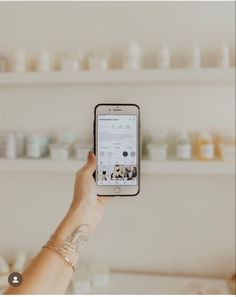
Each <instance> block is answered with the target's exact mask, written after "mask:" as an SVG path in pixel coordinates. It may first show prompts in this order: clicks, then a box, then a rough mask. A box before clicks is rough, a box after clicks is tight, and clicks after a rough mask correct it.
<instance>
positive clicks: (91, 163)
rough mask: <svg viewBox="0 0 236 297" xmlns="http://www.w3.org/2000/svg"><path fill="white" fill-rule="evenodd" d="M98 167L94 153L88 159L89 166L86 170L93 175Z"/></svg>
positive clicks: (87, 165) (89, 154)
mask: <svg viewBox="0 0 236 297" xmlns="http://www.w3.org/2000/svg"><path fill="white" fill-rule="evenodd" d="M96 167H97V160H96V156H95V155H94V153H93V152H89V153H88V157H87V164H86V165H85V170H86V171H87V172H89V173H90V174H93V173H94V171H95V170H96Z"/></svg>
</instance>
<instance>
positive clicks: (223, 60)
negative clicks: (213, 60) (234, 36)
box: [217, 44, 230, 68]
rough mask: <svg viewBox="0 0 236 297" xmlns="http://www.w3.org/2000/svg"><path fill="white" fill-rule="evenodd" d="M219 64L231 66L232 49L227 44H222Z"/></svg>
mask: <svg viewBox="0 0 236 297" xmlns="http://www.w3.org/2000/svg"><path fill="white" fill-rule="evenodd" d="M217 66H218V67H221V68H228V67H229V66H230V50H229V46H228V45H227V44H222V45H221V47H220V49H219V53H218V61H217Z"/></svg>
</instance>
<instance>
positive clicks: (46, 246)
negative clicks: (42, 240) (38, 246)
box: [43, 245, 75, 272]
mask: <svg viewBox="0 0 236 297" xmlns="http://www.w3.org/2000/svg"><path fill="white" fill-rule="evenodd" d="M43 248H46V249H49V250H51V251H53V252H55V253H57V254H58V255H59V256H60V257H61V258H62V259H63V260H64V261H65V262H66V263H67V264H68V265H69V266H70V267H71V268H72V270H73V272H75V266H74V265H73V263H72V262H71V261H70V260H69V259H68V258H67V257H65V256H64V255H62V254H61V253H59V252H58V251H56V250H55V249H54V248H53V247H49V246H48V245H44V246H43Z"/></svg>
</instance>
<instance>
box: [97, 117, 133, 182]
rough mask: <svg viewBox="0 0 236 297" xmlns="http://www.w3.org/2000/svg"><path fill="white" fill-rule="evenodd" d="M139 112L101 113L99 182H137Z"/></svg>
mask: <svg viewBox="0 0 236 297" xmlns="http://www.w3.org/2000/svg"><path fill="white" fill-rule="evenodd" d="M137 122H138V119H137V115H124V114H122V115H112V114H109V115H108V114H104V115H102V114H99V115H97V125H98V126H97V160H98V167H97V185H108V186H109V185H121V186H125V185H136V184H137V168H138V166H137V162H138V157H137V141H138V139H137V138H138V135H137V131H138V129H137V124H138V123H137Z"/></svg>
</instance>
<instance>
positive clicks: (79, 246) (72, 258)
mask: <svg viewBox="0 0 236 297" xmlns="http://www.w3.org/2000/svg"><path fill="white" fill-rule="evenodd" d="M90 232H91V229H90V227H89V225H87V224H83V225H80V226H78V227H77V228H76V229H75V230H74V231H73V232H72V233H71V234H69V235H68V236H67V237H66V238H65V239H62V238H60V237H58V236H55V235H51V237H50V239H49V240H48V242H47V243H46V244H45V245H44V246H43V248H47V249H50V250H52V251H54V252H55V253H57V254H58V255H59V256H60V257H61V258H62V259H63V260H64V261H65V262H66V263H67V264H68V265H69V266H70V267H71V268H72V269H73V271H75V268H76V263H77V261H78V259H79V256H80V252H81V251H82V250H83V248H84V245H85V243H86V242H87V240H88V238H89V235H90Z"/></svg>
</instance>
